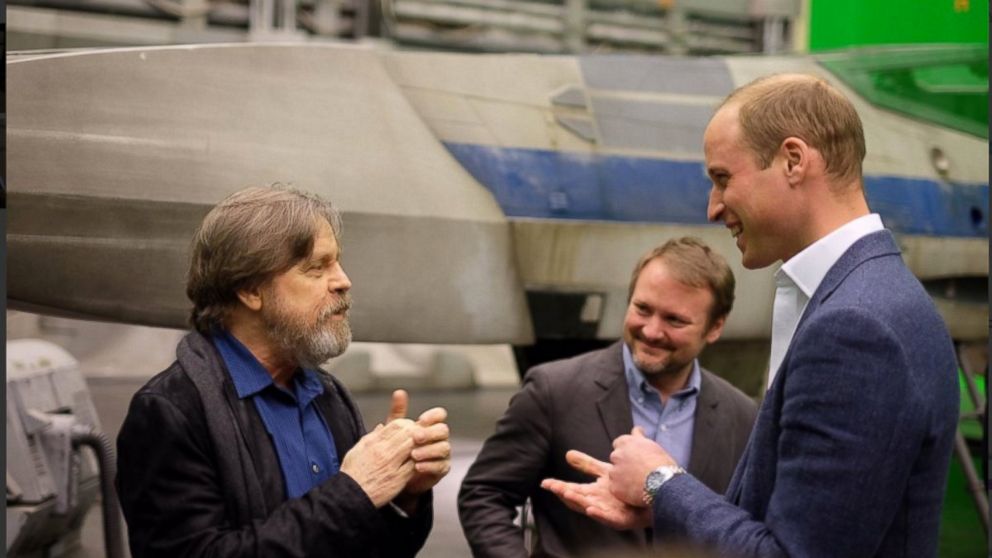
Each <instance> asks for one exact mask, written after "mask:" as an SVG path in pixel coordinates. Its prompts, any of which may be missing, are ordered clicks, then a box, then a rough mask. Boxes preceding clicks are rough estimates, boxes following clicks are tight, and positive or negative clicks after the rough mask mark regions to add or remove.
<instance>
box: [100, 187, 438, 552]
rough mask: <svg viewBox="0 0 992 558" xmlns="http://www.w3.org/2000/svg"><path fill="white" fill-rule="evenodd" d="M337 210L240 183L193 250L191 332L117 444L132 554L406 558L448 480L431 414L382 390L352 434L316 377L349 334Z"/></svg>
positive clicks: (347, 408)
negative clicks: (384, 409) (435, 492)
mask: <svg viewBox="0 0 992 558" xmlns="http://www.w3.org/2000/svg"><path fill="white" fill-rule="evenodd" d="M339 236H340V217H339V216H338V213H337V212H336V210H335V209H334V207H333V206H332V205H331V204H330V203H329V202H327V201H325V200H322V199H320V198H319V197H317V196H314V195H311V194H308V193H304V192H299V191H295V190H291V189H286V188H281V187H270V188H249V189H247V190H242V191H240V192H237V193H235V194H233V195H231V196H230V197H228V198H227V199H225V200H223V201H222V202H220V203H219V204H218V205H217V206H216V207H214V208H213V209H212V210H211V211H210V213H209V214H207V216H206V217H205V218H204V220H203V223H202V224H201V226H200V229H199V230H198V231H197V233H196V236H195V237H194V240H193V247H192V258H191V263H190V269H189V274H188V277H187V285H186V293H187V295H188V296H189V298H190V300H192V302H193V310H192V315H191V322H192V325H193V327H194V330H195V331H193V332H191V333H190V334H189V335H187V336H186V337H185V338H183V340H182V341H181V342H180V343H179V347H178V349H177V351H176V361H175V362H174V363H173V364H172V365H171V366H170V367H169V368H168V369H166V370H165V371H164V372H162V373H160V374H158V375H157V376H155V377H154V378H152V379H151V380H150V381H149V382H148V383H147V384H146V385H145V386H144V387H142V388H141V389H140V390H139V391H138V392H137V394H135V396H134V398H133V400H132V401H131V405H130V408H129V409H128V414H127V418H126V419H125V421H124V424H123V426H122V427H121V431H120V435H119V437H118V440H117V445H118V477H117V488H118V493H119V494H120V499H121V506H122V508H123V512H124V517H125V519H126V520H127V525H128V534H129V538H130V548H131V555H132V556H133V557H134V558H143V557H157V556H163V557H169V558H174V557H176V556H183V557H195V556H264V557H281V556H287V557H297V556H300V557H302V556H413V555H415V554H416V553H417V551H418V550H419V549H420V548H421V547H422V546H423V544H424V541H425V540H426V538H427V534H428V532H429V531H430V528H431V523H432V517H433V513H432V496H431V488H432V487H433V486H434V485H435V484H437V482H438V481H439V480H440V479H441V478H442V477H443V476H444V475H445V474H447V472H448V470H449V469H450V453H451V448H450V445H449V442H448V427H447V425H446V424H445V423H444V421H445V419H446V412H445V411H444V409H441V408H434V409H431V410H429V411H426V412H425V413H423V414H422V415H420V417H419V418H418V420H417V421H416V422H414V421H412V420H410V419H407V418H404V417H403V415H405V414H406V408H407V396H406V393H405V392H402V391H397V392H396V393H394V394H393V408H392V410H391V411H390V416H389V417H388V418H387V422H386V423H385V424H384V425H379V426H377V427H376V428H375V429H374V430H372V431H371V432H369V433H366V431H365V427H364V425H363V423H362V418H361V415H360V414H359V412H358V409H357V408H356V406H355V403H354V401H353V400H352V398H351V397H350V395H349V394H348V392H347V390H346V389H345V388H344V386H343V385H342V384H341V383H340V382H339V381H337V380H336V379H334V378H333V377H332V376H330V375H329V374H327V373H326V372H324V371H323V370H321V369H320V368H319V365H320V364H321V363H323V362H325V361H326V360H328V359H330V358H332V357H335V356H338V355H340V354H341V353H342V352H344V350H345V349H346V348H347V347H348V344H349V342H350V341H351V329H350V326H349V324H348V310H349V308H350V307H351V297H350V295H349V289H350V288H351V281H350V280H349V279H348V276H347V275H346V274H345V272H344V269H343V268H342V267H341V262H340V256H341V248H340V246H339V244H338V238H339Z"/></svg>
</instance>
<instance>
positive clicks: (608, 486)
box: [541, 427, 676, 530]
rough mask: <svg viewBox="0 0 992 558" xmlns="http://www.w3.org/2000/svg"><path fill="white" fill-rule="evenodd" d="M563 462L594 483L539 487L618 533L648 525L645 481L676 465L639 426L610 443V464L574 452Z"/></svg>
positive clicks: (556, 482)
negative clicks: (587, 476) (659, 471)
mask: <svg viewBox="0 0 992 558" xmlns="http://www.w3.org/2000/svg"><path fill="white" fill-rule="evenodd" d="M565 459H566V461H568V464H569V465H571V466H572V467H574V468H575V469H576V470H578V471H580V472H582V473H585V474H587V475H590V476H592V477H594V478H595V480H594V481H593V482H590V483H575V482H567V481H562V480H558V479H544V480H543V481H542V482H541V487H542V488H544V489H545V490H549V491H550V492H552V493H553V494H555V495H556V496H558V498H560V499H561V501H562V502H563V503H564V504H565V505H566V506H568V507H569V508H570V509H572V510H574V511H576V512H579V513H582V514H585V515H587V516H589V517H591V518H592V519H595V520H596V521H599V522H600V523H603V524H605V525H607V526H609V527H612V528H613V529H619V530H625V529H637V528H644V527H649V526H651V510H650V509H648V508H647V506H646V505H645V504H644V481H645V479H646V478H647V476H648V473H650V472H651V471H652V470H654V469H655V468H657V467H659V466H661V465H675V464H676V463H675V460H674V459H672V457H671V456H670V455H668V452H666V451H665V450H664V448H662V447H661V446H659V445H658V444H656V443H655V442H654V441H652V440H650V439H648V438H647V437H645V436H644V432H643V431H642V430H641V429H640V428H638V427H634V429H633V430H632V431H631V433H630V434H629V435H624V436H620V437H619V438H617V439H616V440H614V441H613V453H611V454H610V462H609V463H607V462H605V461H600V460H598V459H596V458H594V457H592V456H590V455H587V454H585V453H582V452H580V451H576V450H571V451H569V452H568V453H566V454H565Z"/></svg>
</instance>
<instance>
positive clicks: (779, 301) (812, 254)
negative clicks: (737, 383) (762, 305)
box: [768, 213, 884, 387]
mask: <svg viewBox="0 0 992 558" xmlns="http://www.w3.org/2000/svg"><path fill="white" fill-rule="evenodd" d="M883 228H884V227H883V226H882V219H881V218H880V217H879V216H878V214H877V213H872V214H870V215H865V216H863V217H858V218H857V219H855V220H853V221H850V222H849V223H847V224H845V225H843V226H842V227H840V228H838V229H836V230H835V231H833V232H831V233H830V234H828V235H827V236H825V237H823V238H821V239H819V240H817V241H816V242H814V243H813V244H810V245H809V246H807V247H806V248H805V249H803V251H802V252H799V253H798V254H796V255H795V256H793V257H792V258H791V259H790V260H789V261H787V262H785V263H784V264H782V267H781V268H779V270H778V271H776V272H775V286H776V288H775V306H774V310H773V312H772V353H771V361H770V362H769V365H768V387H771V385H772V381H773V380H774V379H775V374H776V373H777V372H778V369H779V367H780V366H781V365H782V360H784V359H785V352H786V350H787V349H788V348H789V344H790V343H791V342H792V336H793V335H794V334H795V332H796V325H797V324H798V323H799V318H800V317H801V316H802V315H803V311H804V310H805V309H806V305H807V304H809V300H810V299H811V298H812V297H813V293H815V292H816V289H817V288H818V287H819V286H820V283H821V282H823V278H824V277H826V276H827V272H828V271H830V268H831V267H833V266H834V264H835V263H837V260H839V259H840V257H841V256H842V255H844V252H847V249H848V248H850V247H851V245H853V244H854V243H855V242H857V241H858V240H860V239H861V238H862V237H864V236H867V235H869V234H871V233H873V232H877V231H880V230H883Z"/></svg>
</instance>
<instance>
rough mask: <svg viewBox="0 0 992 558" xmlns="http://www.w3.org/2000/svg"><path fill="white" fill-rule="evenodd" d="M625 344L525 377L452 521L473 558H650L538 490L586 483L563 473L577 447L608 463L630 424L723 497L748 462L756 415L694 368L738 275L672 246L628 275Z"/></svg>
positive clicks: (645, 535)
mask: <svg viewBox="0 0 992 558" xmlns="http://www.w3.org/2000/svg"><path fill="white" fill-rule="evenodd" d="M627 299H628V300H627V301H628V305H627V313H626V315H625V316H624V321H623V340H622V341H617V342H616V343H614V344H613V345H611V346H609V347H607V348H605V349H601V350H597V351H592V352H589V353H586V354H583V355H579V356H577V357H575V358H572V359H567V360H559V361H555V362H550V363H546V364H542V365H540V366H537V367H534V368H533V369H531V370H530V371H528V373H527V375H526V376H525V378H524V385H523V387H522V388H521V390H520V392H519V393H517V394H516V395H515V396H514V397H513V399H512V400H511V401H510V406H509V408H508V409H507V411H506V414H505V415H503V417H502V418H501V419H500V420H499V422H498V423H497V425H496V432H495V433H494V434H493V435H492V436H491V437H490V438H489V439H488V440H486V442H485V444H484V445H483V447H482V451H481V452H480V453H479V456H478V458H477V459H476V461H475V463H474V464H473V465H472V467H471V468H470V469H469V471H468V474H467V475H466V476H465V480H464V481H463V482H462V487H461V492H460V494H459V496H458V512H459V517H460V519H461V523H462V529H463V530H464V531H465V536H466V538H467V539H468V542H469V544H470V545H471V547H472V554H473V556H476V557H507V558H509V557H524V556H528V555H532V556H561V557H565V556H569V557H570V556H582V555H589V554H594V555H602V556H615V555H617V553H618V552H619V553H620V554H622V555H624V556H635V555H639V554H642V553H648V552H651V551H652V549H651V547H650V545H649V542H650V541H651V534H650V532H649V531H647V530H645V529H640V528H638V529H627V530H614V529H611V528H609V527H604V526H602V525H600V524H598V523H596V522H595V521H593V520H592V519H589V518H587V517H585V516H584V515H583V514H582V513H578V512H576V511H572V510H569V509H568V508H567V507H566V506H565V505H563V504H562V503H561V502H559V501H558V500H557V499H556V498H555V497H554V496H553V495H552V494H550V493H548V492H545V491H543V490H541V488H540V483H541V480H542V479H544V478H545V477H546V476H554V475H561V476H562V477H564V478H568V479H570V480H572V481H573V482H581V481H583V480H585V479H586V477H585V476H583V475H582V474H580V473H578V472H577V471H575V470H573V469H572V468H571V467H570V466H569V465H568V464H567V463H566V457H565V454H566V452H567V451H568V450H571V449H578V450H581V451H582V452H585V453H586V454H588V455H592V456H596V457H597V458H598V459H601V460H606V459H608V457H609V455H610V452H611V450H612V449H613V446H612V443H613V440H614V439H615V438H617V437H619V436H621V435H623V434H627V433H629V432H630V431H631V429H632V428H633V427H635V426H637V427H639V428H640V429H641V431H642V432H643V433H644V434H645V435H646V436H648V437H649V438H651V439H652V440H656V441H658V442H659V443H664V444H665V446H666V447H671V448H674V449H673V452H676V453H677V455H678V456H679V459H680V461H679V462H680V463H685V464H687V467H688V468H689V470H690V471H692V472H693V473H694V474H695V475H697V477H698V478H699V479H700V480H702V481H703V482H704V483H705V484H706V485H707V486H709V487H710V488H711V489H713V490H716V491H723V490H724V489H725V488H726V487H727V485H728V483H729V482H730V476H731V473H733V471H734V467H735V466H736V465H737V461H738V459H739V458H740V456H741V454H742V453H743V452H744V447H745V445H746V443H747V438H748V435H749V434H750V432H751V426H752V425H753V424H754V420H755V415H756V413H757V406H756V405H755V403H754V401H752V400H751V399H750V398H749V397H747V396H746V395H745V394H744V393H742V392H741V391H739V390H738V389H737V388H735V387H733V386H732V385H730V384H729V383H728V382H726V381H724V380H723V379H721V378H720V377H718V376H716V375H715V374H713V373H711V372H709V371H707V370H705V369H704V368H702V367H701V366H700V365H699V362H698V360H697V358H696V357H697V356H699V354H700V352H702V350H703V348H704V347H706V345H708V344H710V343H713V342H715V341H716V340H717V339H718V338H719V337H720V334H721V333H722V332H723V325H724V322H725V321H726V319H727V315H728V314H729V313H730V309H731V307H732V306H733V303H734V274H733V272H732V271H731V270H730V267H729V266H728V265H727V262H726V260H724V259H723V257H722V256H720V255H719V254H717V253H716V252H714V251H713V250H712V249H710V247H709V246H707V245H706V244H704V243H703V242H702V241H700V240H698V239H695V238H692V237H685V238H677V239H672V240H669V241H668V242H665V243H664V244H661V245H659V246H657V247H656V248H654V249H653V250H650V251H648V252H647V253H646V254H644V256H642V257H641V259H640V261H638V262H637V265H636V266H634V270H633V273H631V278H630V287H629V291H628V294H627ZM528 498H530V500H531V503H532V509H533V512H534V519H535V523H536V524H537V536H536V539H537V540H536V542H535V543H534V544H533V545H532V548H527V546H525V544H524V536H523V529H522V528H521V527H520V526H519V525H517V524H514V517H515V515H516V507H517V506H520V505H521V504H523V503H524V501H526V500H527V499H528Z"/></svg>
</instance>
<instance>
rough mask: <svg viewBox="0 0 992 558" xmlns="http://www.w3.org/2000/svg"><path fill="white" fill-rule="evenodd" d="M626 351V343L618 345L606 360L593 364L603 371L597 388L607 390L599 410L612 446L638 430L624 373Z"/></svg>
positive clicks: (614, 345)
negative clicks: (614, 441) (632, 430)
mask: <svg viewBox="0 0 992 558" xmlns="http://www.w3.org/2000/svg"><path fill="white" fill-rule="evenodd" d="M622 347H623V342H622V341H620V342H617V343H614V344H613V345H611V346H610V347H609V348H608V349H607V350H606V351H604V352H603V358H602V359H600V360H599V361H598V362H594V363H592V365H593V366H595V367H596V369H597V370H600V373H599V375H598V376H597V377H596V384H597V385H598V386H599V387H601V388H602V389H603V394H602V395H601V396H600V397H599V399H597V400H596V408H597V409H598V410H599V418H600V419H601V420H602V421H603V426H604V427H605V428H606V434H607V436H609V438H610V441H611V442H612V441H613V440H615V439H617V438H618V437H619V436H623V435H624V434H630V431H631V429H633V428H634V419H633V417H632V415H631V411H630V394H629V392H628V390H627V380H626V376H625V375H624V370H623V354H622V352H621V351H622Z"/></svg>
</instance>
